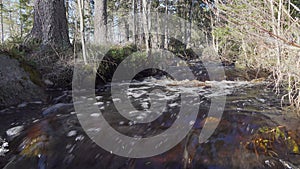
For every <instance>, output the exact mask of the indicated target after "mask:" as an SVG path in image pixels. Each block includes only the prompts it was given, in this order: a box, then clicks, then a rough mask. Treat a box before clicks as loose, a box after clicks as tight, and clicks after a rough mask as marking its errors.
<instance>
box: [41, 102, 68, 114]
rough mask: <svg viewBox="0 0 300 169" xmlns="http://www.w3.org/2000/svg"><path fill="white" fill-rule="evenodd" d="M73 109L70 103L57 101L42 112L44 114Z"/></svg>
mask: <svg viewBox="0 0 300 169" xmlns="http://www.w3.org/2000/svg"><path fill="white" fill-rule="evenodd" d="M72 111H74V106H73V104H72V103H58V104H55V105H53V106H51V107H49V108H47V109H46V110H44V111H43V112H42V114H43V115H44V116H48V115H52V114H64V113H70V112H72Z"/></svg>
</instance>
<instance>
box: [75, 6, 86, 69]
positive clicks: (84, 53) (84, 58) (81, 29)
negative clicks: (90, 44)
mask: <svg viewBox="0 0 300 169" xmlns="http://www.w3.org/2000/svg"><path fill="white" fill-rule="evenodd" d="M77 3H78V11H79V17H80V38H81V45H82V56H83V60H84V63H85V64H87V58H86V48H85V31H84V1H83V0H78V2H77Z"/></svg>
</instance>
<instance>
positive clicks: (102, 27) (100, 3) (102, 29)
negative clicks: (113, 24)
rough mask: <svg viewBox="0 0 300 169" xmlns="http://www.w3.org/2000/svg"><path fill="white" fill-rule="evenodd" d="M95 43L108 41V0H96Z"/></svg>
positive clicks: (100, 43) (99, 43)
mask: <svg viewBox="0 0 300 169" xmlns="http://www.w3.org/2000/svg"><path fill="white" fill-rule="evenodd" d="M94 26H95V33H94V38H95V43H96V44H97V45H103V44H106V42H107V1H106V0H95V20H94Z"/></svg>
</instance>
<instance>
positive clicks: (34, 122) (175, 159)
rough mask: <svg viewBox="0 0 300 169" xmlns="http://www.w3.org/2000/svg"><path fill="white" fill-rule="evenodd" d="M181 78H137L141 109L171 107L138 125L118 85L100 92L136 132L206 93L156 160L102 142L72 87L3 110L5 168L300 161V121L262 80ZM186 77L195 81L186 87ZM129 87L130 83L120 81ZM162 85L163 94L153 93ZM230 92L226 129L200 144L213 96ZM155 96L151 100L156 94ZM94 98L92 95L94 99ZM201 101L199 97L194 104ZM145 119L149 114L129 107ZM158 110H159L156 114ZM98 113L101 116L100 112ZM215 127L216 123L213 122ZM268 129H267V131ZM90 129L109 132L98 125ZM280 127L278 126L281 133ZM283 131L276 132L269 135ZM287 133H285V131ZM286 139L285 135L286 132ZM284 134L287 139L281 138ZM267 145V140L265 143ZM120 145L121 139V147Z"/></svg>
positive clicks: (209, 166) (112, 112)
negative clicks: (184, 130)
mask: <svg viewBox="0 0 300 169" xmlns="http://www.w3.org/2000/svg"><path fill="white" fill-rule="evenodd" d="M172 83H175V82H174V81H172V80H169V79H167V78H163V79H159V80H157V79H154V78H147V79H146V80H144V81H136V82H135V83H132V84H131V85H130V89H128V90H127V91H126V93H127V95H128V97H129V98H130V99H131V103H132V104H133V105H134V107H135V108H136V109H138V110H143V109H148V108H150V107H151V102H152V103H153V102H163V103H165V104H166V107H165V108H164V109H163V112H162V114H159V115H160V116H159V117H158V118H157V119H156V120H155V121H153V122H151V123H148V124H138V123H135V122H134V121H130V120H128V119H126V118H124V117H122V116H121V115H120V114H118V113H117V110H116V108H115V106H114V103H115V102H122V100H121V99H118V98H112V96H111V94H110V85H109V84H108V85H104V86H101V88H98V89H97V90H96V96H97V97H96V100H97V101H96V103H95V104H96V105H97V106H98V107H99V109H100V110H101V112H102V114H103V116H104V117H105V119H106V120H107V121H108V122H109V124H110V125H111V126H112V127H113V128H114V129H115V130H117V131H118V132H120V133H122V134H124V135H127V136H130V137H134V136H140V137H149V136H153V135H157V134H160V133H162V132H163V131H164V130H167V129H168V128H169V127H170V126H171V125H172V124H173V122H174V121H175V119H176V118H174V117H176V115H177V114H178V112H179V110H180V105H181V104H182V103H184V100H180V95H181V94H182V93H189V92H196V93H198V95H199V97H200V107H199V112H198V117H197V120H196V121H194V122H193V128H192V130H191V131H190V132H189V134H188V135H187V136H186V137H185V138H184V139H183V140H182V141H181V142H180V143H179V144H177V145H176V146H175V147H174V148H172V149H171V150H169V151H167V152H165V153H163V154H160V155H157V156H154V157H149V158H125V157H120V156H117V155H114V154H112V153H110V152H107V151H105V150H103V149H102V148H100V147H99V146H97V144H95V143H94V142H93V141H92V140H91V139H90V138H89V137H88V136H87V134H86V133H85V132H84V130H83V129H82V127H81V125H80V123H79V121H78V119H77V115H76V113H78V114H79V115H80V112H74V109H73V106H72V104H71V102H72V99H71V91H60V90H57V91H48V92H49V96H50V99H49V101H48V102H46V103H43V102H32V103H24V104H21V105H19V106H16V107H9V108H7V109H4V110H2V111H1V130H0V136H1V138H0V167H3V168H4V169H16V168H26V169H31V168H32V169H36V168H38V169H54V168H59V169H61V168H64V169H65V168H69V169H77V168H78V169H83V168H95V169H96V168H97V169H177V168H178V169H181V168H182V169H184V168H194V169H227V168H243V169H244V168H249V169H250V168H280V169H281V168H291V169H297V168H299V167H300V155H299V150H297V148H298V145H300V126H299V119H298V118H297V117H296V116H295V115H292V113H291V114H284V112H285V111H283V110H282V109H281V105H280V98H279V97H278V96H276V95H275V94H274V92H273V91H272V90H271V89H269V88H265V85H264V84H262V83H260V82H246V81H221V82H216V81H211V82H207V83H206V84H205V85H203V86H202V85H194V84H193V83H190V84H189V82H182V83H180V84H178V83H177V84H173V85H170V84H172ZM184 83H186V84H187V85H185V84H184ZM118 85H119V86H122V85H124V84H118ZM153 90H157V91H158V90H159V91H160V92H151V91H153ZM221 95H226V96H227V98H226V106H225V109H224V113H223V115H222V118H221V121H220V123H219V124H218V127H217V128H216V130H215V131H214V133H213V135H212V136H211V137H210V138H209V139H208V140H207V141H206V142H205V143H201V144H200V143H199V135H200V132H201V130H202V128H203V125H204V122H205V121H207V122H210V123H212V124H213V123H217V122H218V119H215V118H213V117H209V118H207V113H208V110H209V107H210V104H211V101H210V100H211V98H213V97H218V96H221ZM149 98H151V99H149ZM86 99H89V98H86ZM188 104H193V103H188ZM129 114H130V115H131V116H132V118H136V119H142V118H145V116H148V115H149V114H143V115H140V114H137V113H135V112H134V111H133V112H131V113H129ZM150 114H151V113H150ZM91 116H92V118H97V117H98V116H99V114H97V113H93V114H92V115H91ZM208 127H209V126H208ZM262 129H265V132H264V131H262ZM89 131H90V132H96V133H97V132H101V129H99V128H90V130H89ZM273 131H274V132H273ZM272 132H273V133H275V134H274V138H273V137H272V138H269V137H266V135H270V133H272ZM277 135H279V136H277ZM283 137H284V138H283ZM280 138H281V139H280ZM261 143H263V144H264V145H260V144H261ZM116 146H117V145H116Z"/></svg>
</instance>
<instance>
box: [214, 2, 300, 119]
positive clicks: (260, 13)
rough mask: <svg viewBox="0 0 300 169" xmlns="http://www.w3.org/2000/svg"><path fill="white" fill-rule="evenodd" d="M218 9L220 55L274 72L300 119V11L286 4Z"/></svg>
mask: <svg viewBox="0 0 300 169" xmlns="http://www.w3.org/2000/svg"><path fill="white" fill-rule="evenodd" d="M217 7H218V10H217V11H216V12H215V13H216V17H217V18H218V19H219V20H221V22H218V23H217V24H215V27H214V30H213V34H214V39H215V42H214V45H215V46H217V50H218V52H219V53H220V54H221V55H223V57H225V58H226V59H235V60H237V62H238V64H240V65H242V66H245V67H248V68H252V69H256V70H258V71H259V70H261V69H264V70H268V71H270V72H273V76H272V77H271V78H272V79H273V82H274V87H275V90H276V91H277V92H278V93H279V92H281V91H284V94H285V95H284V97H283V100H284V99H287V100H288V101H289V102H290V104H291V105H292V106H293V107H295V108H296V109H295V110H296V112H297V113H298V115H300V19H299V18H296V17H292V16H291V12H292V11H294V12H295V10H296V11H297V10H298V9H293V4H289V2H283V0H262V1H257V0H233V1H229V3H227V4H222V3H219V4H217ZM298 12H300V11H298ZM282 89H284V90H282Z"/></svg>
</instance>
